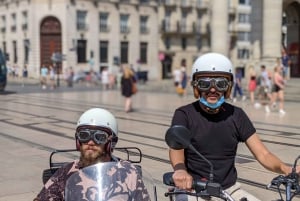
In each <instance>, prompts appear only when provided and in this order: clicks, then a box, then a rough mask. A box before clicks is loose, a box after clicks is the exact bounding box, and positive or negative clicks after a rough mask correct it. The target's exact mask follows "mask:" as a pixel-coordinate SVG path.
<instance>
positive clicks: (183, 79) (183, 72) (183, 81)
mask: <svg viewBox="0 0 300 201" xmlns="http://www.w3.org/2000/svg"><path fill="white" fill-rule="evenodd" d="M187 82H188V77H187V72H186V59H182V60H181V87H182V89H183V95H187V91H186V86H187Z"/></svg>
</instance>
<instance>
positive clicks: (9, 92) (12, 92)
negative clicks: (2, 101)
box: [0, 91, 17, 95]
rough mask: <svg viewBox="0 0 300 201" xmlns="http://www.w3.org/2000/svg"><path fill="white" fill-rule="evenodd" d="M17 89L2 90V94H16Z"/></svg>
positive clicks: (0, 92) (0, 93)
mask: <svg viewBox="0 0 300 201" xmlns="http://www.w3.org/2000/svg"><path fill="white" fill-rule="evenodd" d="M15 93H17V92H16V91H0V95H9V94H15Z"/></svg>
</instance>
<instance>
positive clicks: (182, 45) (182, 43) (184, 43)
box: [181, 38, 187, 50]
mask: <svg viewBox="0 0 300 201" xmlns="http://www.w3.org/2000/svg"><path fill="white" fill-rule="evenodd" d="M186 45H187V40H186V38H181V48H182V50H185V49H186Z"/></svg>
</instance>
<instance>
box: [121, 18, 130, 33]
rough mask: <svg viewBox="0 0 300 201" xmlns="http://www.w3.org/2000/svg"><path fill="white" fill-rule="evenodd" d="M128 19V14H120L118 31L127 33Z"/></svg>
mask: <svg viewBox="0 0 300 201" xmlns="http://www.w3.org/2000/svg"><path fill="white" fill-rule="evenodd" d="M128 20H129V15H128V14H121V15H120V31H121V33H129V27H128Z"/></svg>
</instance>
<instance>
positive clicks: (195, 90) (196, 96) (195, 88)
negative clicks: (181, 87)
mask: <svg viewBox="0 0 300 201" xmlns="http://www.w3.org/2000/svg"><path fill="white" fill-rule="evenodd" d="M193 91H194V97H195V98H196V99H199V97H200V94H199V90H198V89H197V87H193Z"/></svg>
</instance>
